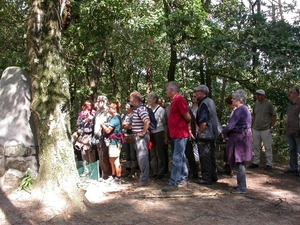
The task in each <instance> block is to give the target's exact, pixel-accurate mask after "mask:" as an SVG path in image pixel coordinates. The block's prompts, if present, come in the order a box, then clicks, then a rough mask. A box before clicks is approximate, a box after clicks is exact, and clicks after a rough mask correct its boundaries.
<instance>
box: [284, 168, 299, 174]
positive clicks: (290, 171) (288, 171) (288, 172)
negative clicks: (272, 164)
mask: <svg viewBox="0 0 300 225" xmlns="http://www.w3.org/2000/svg"><path fill="white" fill-rule="evenodd" d="M283 172H284V173H286V174H292V173H293V174H296V173H298V171H297V170H291V169H288V170H285V171H283Z"/></svg>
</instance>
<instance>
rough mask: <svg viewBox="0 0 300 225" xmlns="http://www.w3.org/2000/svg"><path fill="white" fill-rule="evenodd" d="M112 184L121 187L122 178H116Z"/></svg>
mask: <svg viewBox="0 0 300 225" xmlns="http://www.w3.org/2000/svg"><path fill="white" fill-rule="evenodd" d="M111 184H115V185H120V184H122V180H121V178H117V177H116V178H115V179H114V180H113V181H112V182H111Z"/></svg>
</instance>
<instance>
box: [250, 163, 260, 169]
mask: <svg viewBox="0 0 300 225" xmlns="http://www.w3.org/2000/svg"><path fill="white" fill-rule="evenodd" d="M258 167H259V165H257V164H255V163H252V164H251V165H249V168H252V169H253V168H258Z"/></svg>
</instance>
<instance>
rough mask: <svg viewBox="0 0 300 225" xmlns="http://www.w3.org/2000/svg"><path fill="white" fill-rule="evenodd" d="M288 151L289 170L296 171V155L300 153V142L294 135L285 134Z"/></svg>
mask: <svg viewBox="0 0 300 225" xmlns="http://www.w3.org/2000/svg"><path fill="white" fill-rule="evenodd" d="M287 140H288V143H289V149H290V170H293V171H298V153H300V140H299V139H297V138H296V137H295V134H287Z"/></svg>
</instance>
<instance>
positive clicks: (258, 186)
mask: <svg viewBox="0 0 300 225" xmlns="http://www.w3.org/2000/svg"><path fill="white" fill-rule="evenodd" d="M282 171H283V168H274V169H273V170H272V171H265V170H263V169H262V168H258V169H252V170H250V169H247V186H248V193H247V194H245V195H232V194H230V193H229V191H230V190H231V188H232V187H233V186H235V185H236V180H235V179H233V178H230V177H229V176H225V175H222V176H219V181H218V183H216V184H213V185H211V186H200V185H198V184H196V183H193V180H190V182H189V187H188V188H187V189H181V190H179V191H177V192H172V193H171V194H170V193H166V194H165V193H163V192H161V188H162V187H163V186H164V185H166V184H167V182H168V179H163V180H160V181H152V182H151V183H150V185H149V186H147V187H142V188H135V187H133V186H132V183H133V179H123V182H122V185H121V186H120V187H116V188H112V187H109V186H106V189H107V190H108V192H105V193H104V194H103V195H102V196H101V199H100V201H99V202H98V203H93V204H91V203H89V204H87V205H86V208H85V209H83V210H82V213H80V214H79V213H75V214H74V213H73V212H71V211H69V210H66V209H63V208H62V209H60V207H59V205H58V206H56V207H53V206H51V205H45V204H42V203H41V202H40V201H38V200H35V199H33V196H31V195H30V194H28V193H26V192H13V193H6V192H3V191H1V193H0V194H1V195H0V208H1V209H0V224H1V225H10V224H22V225H27V224H55V225H57V224H59V225H60V224H79V225H84V224H139V225H147V224H209V225H211V224H239V225H240V224H249V225H250V224H251V225H252V224H264V225H273V224H284V225H288V224H295V225H296V224H297V225H298V224H300V187H299V186H300V181H298V180H297V177H296V176H295V175H286V174H283V172H282ZM99 185H100V184H99ZM101 185H102V187H101ZM101 185H100V186H99V188H102V190H104V189H105V186H103V185H104V184H101ZM58 202H59V201H58Z"/></svg>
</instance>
